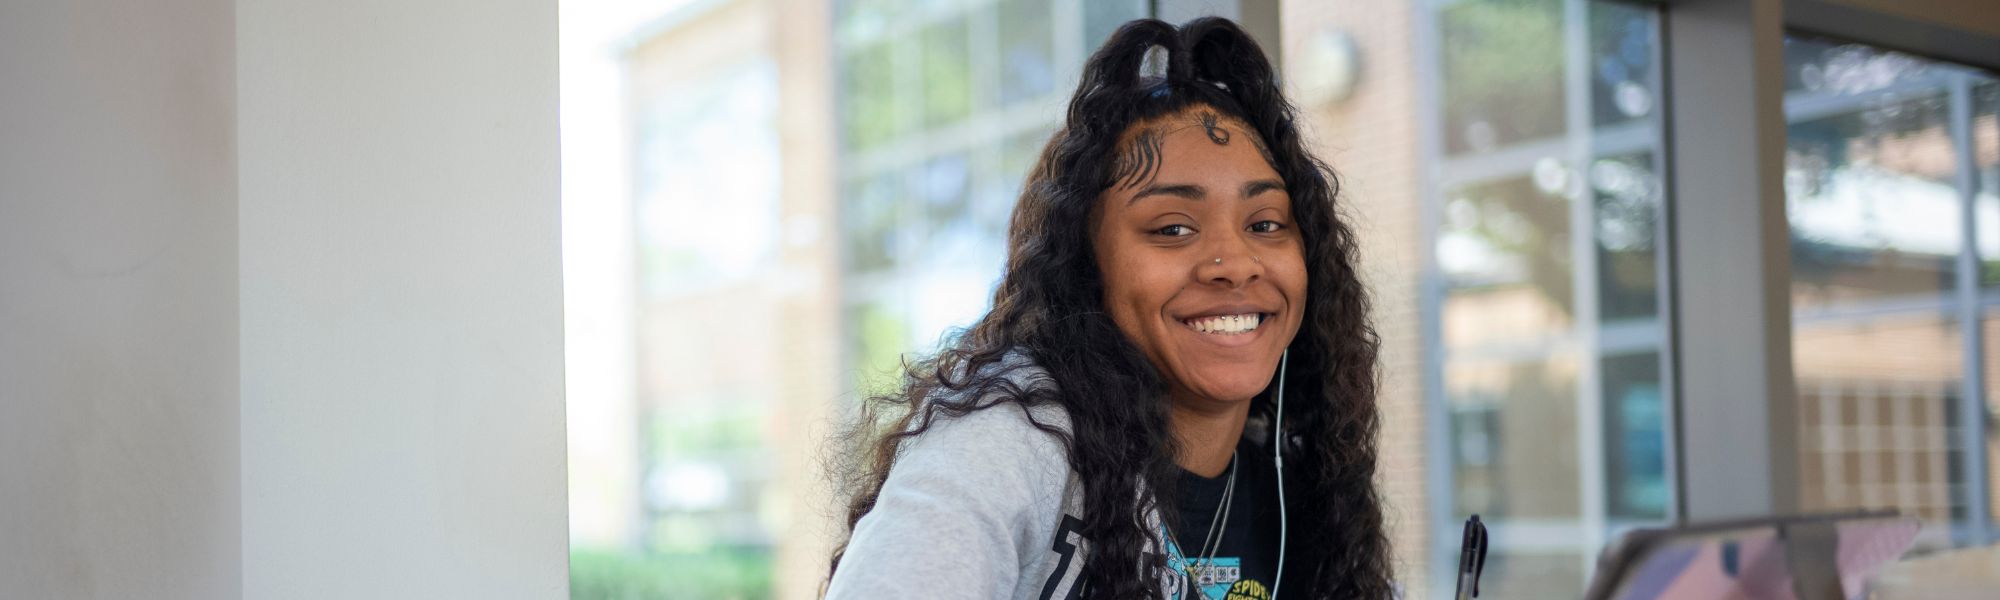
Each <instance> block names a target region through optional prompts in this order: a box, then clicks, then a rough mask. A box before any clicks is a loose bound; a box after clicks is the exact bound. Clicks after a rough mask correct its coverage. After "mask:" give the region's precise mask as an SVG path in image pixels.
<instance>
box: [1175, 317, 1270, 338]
mask: <svg viewBox="0 0 2000 600" xmlns="http://www.w3.org/2000/svg"><path fill="white" fill-rule="evenodd" d="M1263 320H1264V319H1263V315H1259V314H1256V313H1251V314H1245V315H1224V316H1219V317H1205V318H1200V319H1189V320H1187V321H1184V322H1185V323H1187V326H1188V327H1189V328H1192V329H1194V330H1195V331H1199V332H1202V333H1213V334H1220V335H1231V334H1238V333H1247V332H1249V331H1250V330H1253V329H1256V328H1257V325H1258V323H1260V322H1262V321H1263Z"/></svg>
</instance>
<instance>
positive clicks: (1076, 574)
mask: <svg viewBox="0 0 2000 600" xmlns="http://www.w3.org/2000/svg"><path fill="white" fill-rule="evenodd" d="M1083 545H1084V539H1083V519H1079V518H1076V517H1073V516H1070V515H1069V513H1063V516H1062V525H1061V526H1060V527H1058V528H1056V540H1055V543H1053V544H1050V545H1049V549H1050V550H1054V551H1055V552H1056V555H1057V556H1060V557H1062V558H1060V559H1058V560H1057V561H1056V570H1054V571H1050V572H1049V581H1048V583H1044V584H1042V596H1041V600H1077V598H1079V597H1081V596H1082V593H1083V590H1082V589H1081V588H1082V587H1083V586H1082V585H1081V584H1082V582H1080V581H1078V580H1079V579H1080V576H1081V575H1082V574H1083V561H1081V560H1077V554H1079V550H1080V549H1081V547H1082V546H1083ZM1058 591H1060V592H1062V594H1061V595H1057V592H1058Z"/></svg>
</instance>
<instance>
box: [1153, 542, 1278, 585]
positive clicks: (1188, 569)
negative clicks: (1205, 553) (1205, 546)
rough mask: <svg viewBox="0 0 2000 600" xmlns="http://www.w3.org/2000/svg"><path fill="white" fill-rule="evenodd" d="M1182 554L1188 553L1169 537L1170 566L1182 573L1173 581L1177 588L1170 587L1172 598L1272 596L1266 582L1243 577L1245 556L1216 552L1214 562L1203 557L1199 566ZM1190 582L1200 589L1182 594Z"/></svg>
mask: <svg viewBox="0 0 2000 600" xmlns="http://www.w3.org/2000/svg"><path fill="white" fill-rule="evenodd" d="M1183 556H1185V555H1184V554H1182V553H1181V550H1180V546H1179V545H1178V544H1175V543H1174V541H1173V540H1171V539H1169V540H1167V557H1168V558H1167V566H1168V567H1171V568H1172V569H1174V570H1175V571H1176V572H1178V573H1180V574H1181V576H1180V577H1175V578H1174V581H1175V582H1176V583H1177V584H1178V585H1175V586H1174V589H1171V590H1168V591H1167V597H1168V598H1172V599H1173V600H1201V599H1204V598H1205V599H1207V600H1269V599H1270V597H1271V592H1270V590H1268V589H1266V588H1265V586H1264V582H1261V581H1258V580H1255V579H1244V578H1243V558H1242V557H1237V556H1217V557H1215V563H1214V564H1209V563H1208V561H1206V560H1203V561H1200V562H1201V564H1200V565H1199V566H1196V565H1193V564H1190V563H1192V562H1193V561H1186V560H1183V559H1182V558H1181V557H1183ZM1190 586H1191V587H1193V588H1194V589H1195V590H1198V591H1199V592H1200V593H1199V594H1193V595H1186V596H1183V595H1182V594H1181V590H1182V589H1186V588H1187V587H1190Z"/></svg>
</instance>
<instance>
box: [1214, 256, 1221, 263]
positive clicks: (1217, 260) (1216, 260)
mask: <svg viewBox="0 0 2000 600" xmlns="http://www.w3.org/2000/svg"><path fill="white" fill-rule="evenodd" d="M1215 264H1218V265H1219V264H1222V257H1220V256H1217V257H1215Z"/></svg>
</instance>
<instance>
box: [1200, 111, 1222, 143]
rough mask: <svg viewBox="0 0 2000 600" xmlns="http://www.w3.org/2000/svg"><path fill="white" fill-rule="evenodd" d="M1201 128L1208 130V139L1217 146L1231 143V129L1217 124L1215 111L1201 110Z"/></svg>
mask: <svg viewBox="0 0 2000 600" xmlns="http://www.w3.org/2000/svg"><path fill="white" fill-rule="evenodd" d="M1201 128H1202V129H1204V130H1207V131H1208V141H1211V142H1215V145H1217V146H1227V145H1229V130H1227V129H1223V128H1222V127H1221V126H1218V125H1216V124H1215V113H1212V112H1209V111H1201Z"/></svg>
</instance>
